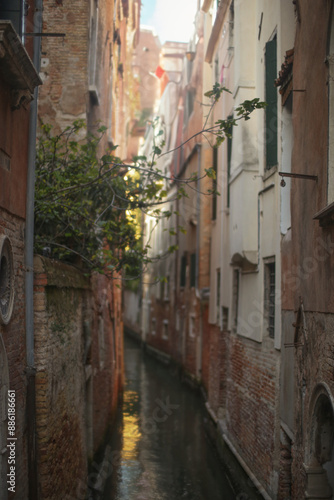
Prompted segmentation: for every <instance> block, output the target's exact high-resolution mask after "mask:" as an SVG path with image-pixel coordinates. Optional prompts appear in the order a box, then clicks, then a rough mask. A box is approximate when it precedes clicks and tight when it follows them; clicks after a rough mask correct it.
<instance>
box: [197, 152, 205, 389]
mask: <svg viewBox="0 0 334 500" xmlns="http://www.w3.org/2000/svg"><path fill="white" fill-rule="evenodd" d="M201 146H202V144H200V143H198V144H197V145H196V148H197V155H198V157H197V178H198V179H199V178H200V176H201V163H202V148H201ZM200 186H201V181H200V180H198V181H197V200H196V222H197V225H196V275H195V290H196V296H197V299H198V300H199V301H200V318H199V338H198V359H197V363H196V364H197V378H198V379H199V380H201V379H202V348H203V304H202V296H201V292H200V290H199V266H200V241H201V194H200V191H201V187H200Z"/></svg>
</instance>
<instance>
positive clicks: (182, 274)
mask: <svg viewBox="0 0 334 500" xmlns="http://www.w3.org/2000/svg"><path fill="white" fill-rule="evenodd" d="M186 272H187V256H186V255H183V256H182V257H181V272H180V286H182V287H183V286H186V279H187V274H186Z"/></svg>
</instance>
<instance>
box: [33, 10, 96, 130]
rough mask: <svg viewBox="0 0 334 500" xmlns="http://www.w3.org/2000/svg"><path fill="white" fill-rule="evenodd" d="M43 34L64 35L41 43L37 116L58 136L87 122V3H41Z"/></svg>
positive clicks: (44, 39) (46, 39)
mask: <svg viewBox="0 0 334 500" xmlns="http://www.w3.org/2000/svg"><path fill="white" fill-rule="evenodd" d="M43 31H45V32H49V33H65V34H66V36H65V37H64V38H58V37H45V38H43V39H42V61H41V75H42V79H43V87H42V88H41V91H40V95H39V116H40V117H41V119H42V120H43V121H44V123H51V124H53V125H54V126H55V129H56V131H57V132H59V131H61V130H63V129H64V128H65V127H66V126H68V125H71V123H72V122H73V121H74V120H75V119H78V118H84V119H85V118H86V105H87V99H88V37H89V2H82V1H81V0H74V1H71V2H67V1H65V2H55V1H53V0H46V1H44V2H43Z"/></svg>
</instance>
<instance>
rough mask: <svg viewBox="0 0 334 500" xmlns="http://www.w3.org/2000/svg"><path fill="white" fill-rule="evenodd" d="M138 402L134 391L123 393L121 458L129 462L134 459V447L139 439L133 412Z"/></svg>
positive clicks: (136, 415)
mask: <svg viewBox="0 0 334 500" xmlns="http://www.w3.org/2000/svg"><path fill="white" fill-rule="evenodd" d="M137 402H138V393H137V392H136V391H125V392H124V412H123V451H122V455H123V458H124V459H126V460H131V459H134V458H136V456H137V452H136V445H137V443H138V441H139V439H140V438H141V432H140V430H139V424H138V414H137V413H136V411H135V410H134V406H135V404H137Z"/></svg>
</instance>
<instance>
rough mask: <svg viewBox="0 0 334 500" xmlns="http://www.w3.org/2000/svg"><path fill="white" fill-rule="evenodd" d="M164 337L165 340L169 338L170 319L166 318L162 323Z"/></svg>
mask: <svg viewBox="0 0 334 500" xmlns="http://www.w3.org/2000/svg"><path fill="white" fill-rule="evenodd" d="M162 338H163V339H164V340H167V339H168V319H164V321H163V324H162Z"/></svg>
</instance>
